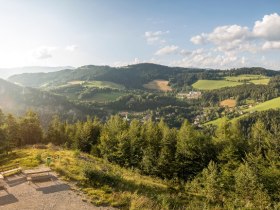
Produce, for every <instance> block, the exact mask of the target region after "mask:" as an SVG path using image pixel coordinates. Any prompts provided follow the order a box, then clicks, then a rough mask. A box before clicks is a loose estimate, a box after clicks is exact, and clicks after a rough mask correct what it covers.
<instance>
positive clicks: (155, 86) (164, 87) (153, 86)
mask: <svg viewBox="0 0 280 210" xmlns="http://www.w3.org/2000/svg"><path fill="white" fill-rule="evenodd" d="M168 83H169V82H168V81H167V80H153V81H151V82H149V83H147V84H144V85H143V86H144V88H146V89H150V90H159V91H163V92H168V91H172V88H171V87H170V86H168Z"/></svg>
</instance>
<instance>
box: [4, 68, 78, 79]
mask: <svg viewBox="0 0 280 210" xmlns="http://www.w3.org/2000/svg"><path fill="white" fill-rule="evenodd" d="M63 69H74V67H72V66H56V67H50V66H25V67H15V68H0V78H4V79H7V78H8V77H10V76H12V75H15V74H21V73H39V72H54V71H59V70H63Z"/></svg>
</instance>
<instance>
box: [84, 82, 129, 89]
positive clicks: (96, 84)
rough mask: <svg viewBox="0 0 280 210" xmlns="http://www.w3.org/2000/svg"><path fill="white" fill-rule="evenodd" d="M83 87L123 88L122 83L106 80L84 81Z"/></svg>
mask: <svg viewBox="0 0 280 210" xmlns="http://www.w3.org/2000/svg"><path fill="white" fill-rule="evenodd" d="M83 86H84V87H97V88H111V89H124V86H123V85H119V84H117V83H114V82H107V81H85V82H84V83H83Z"/></svg>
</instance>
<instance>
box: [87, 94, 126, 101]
mask: <svg viewBox="0 0 280 210" xmlns="http://www.w3.org/2000/svg"><path fill="white" fill-rule="evenodd" d="M123 95H125V93H122V92H110V93H96V94H94V96H92V97H90V98H89V99H88V101H96V102H107V101H114V100H116V99H117V98H119V97H121V96H123Z"/></svg>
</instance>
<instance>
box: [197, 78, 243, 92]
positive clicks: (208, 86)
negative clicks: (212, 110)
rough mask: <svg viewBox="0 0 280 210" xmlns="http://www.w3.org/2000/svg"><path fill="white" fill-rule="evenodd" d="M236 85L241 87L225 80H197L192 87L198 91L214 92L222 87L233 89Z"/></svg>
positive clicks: (238, 83) (237, 83)
mask: <svg viewBox="0 0 280 210" xmlns="http://www.w3.org/2000/svg"><path fill="white" fill-rule="evenodd" d="M237 85H242V83H241V82H233V81H226V80H198V81H197V82H196V83H194V84H193V85H192V86H193V88H195V89H198V90H214V89H220V88H224V87H234V86H237Z"/></svg>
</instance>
